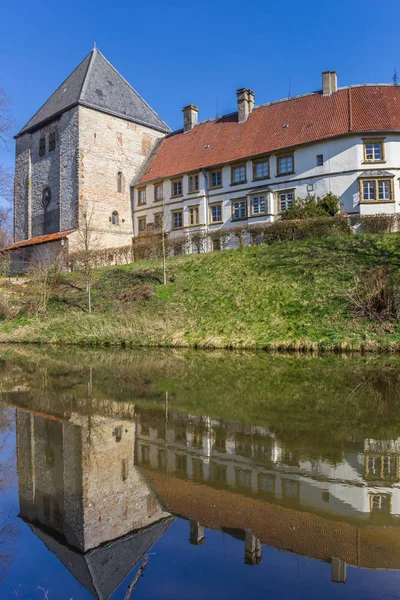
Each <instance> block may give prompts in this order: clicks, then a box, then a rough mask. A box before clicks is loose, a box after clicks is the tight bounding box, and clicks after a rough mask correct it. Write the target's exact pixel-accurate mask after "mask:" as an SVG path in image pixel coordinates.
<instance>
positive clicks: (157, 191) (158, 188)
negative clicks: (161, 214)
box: [154, 184, 163, 202]
mask: <svg viewBox="0 0 400 600" xmlns="http://www.w3.org/2000/svg"><path fill="white" fill-rule="evenodd" d="M162 198H163V193H162V184H157V185H155V186H154V201H155V202H158V201H159V200H162Z"/></svg>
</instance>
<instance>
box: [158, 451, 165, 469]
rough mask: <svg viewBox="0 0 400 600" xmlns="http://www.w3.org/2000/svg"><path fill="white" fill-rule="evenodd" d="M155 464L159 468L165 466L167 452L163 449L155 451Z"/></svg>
mask: <svg viewBox="0 0 400 600" xmlns="http://www.w3.org/2000/svg"><path fill="white" fill-rule="evenodd" d="M157 465H158V468H159V469H164V470H165V469H166V468H167V453H166V452H165V450H159V451H158V453H157Z"/></svg>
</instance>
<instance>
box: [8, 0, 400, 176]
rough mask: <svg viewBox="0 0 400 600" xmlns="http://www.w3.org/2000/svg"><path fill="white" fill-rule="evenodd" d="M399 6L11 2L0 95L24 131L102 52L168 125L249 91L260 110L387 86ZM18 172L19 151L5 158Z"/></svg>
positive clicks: (337, 0)
mask: <svg viewBox="0 0 400 600" xmlns="http://www.w3.org/2000/svg"><path fill="white" fill-rule="evenodd" d="M397 9H398V0H381V1H380V2H376V1H375V0H364V1H360V0H334V2H331V3H327V2H324V1H321V0H302V1H301V0H300V1H299V0H286V1H284V2H283V1H278V0H275V1H274V2H271V1H267V0H253V2H248V1H246V0H231V1H228V0H213V1H212V0H202V1H200V2H197V3H193V2H187V1H185V2H184V1H183V0H170V1H169V2H165V1H160V0H153V1H152V2H137V1H136V0H130V1H127V0H114V1H113V2H104V1H103V0H97V1H96V2H95V1H92V0H90V1H88V0H80V1H76V0H72V1H70V2H54V0H52V2H50V1H48V0H39V2H35V3H33V2H31V0H19V1H18V2H10V1H9V0H5V2H4V3H3V6H2V11H1V36H0V87H3V88H4V89H5V90H6V91H7V93H8V95H9V96H10V97H11V100H12V107H11V108H12V112H13V116H14V119H15V131H17V130H18V129H19V128H21V127H22V126H23V125H24V124H25V122H26V121H28V119H29V118H30V117H31V116H32V114H33V113H34V112H35V111H36V110H37V109H38V108H39V106H40V105H41V104H42V103H43V102H44V101H45V100H46V99H47V98H48V96H49V95H50V94H51V93H52V92H53V91H54V90H55V89H56V87H58V85H60V83H61V82H62V81H63V79H64V78H65V77H67V76H68V75H69V73H70V72H71V71H72V70H73V69H74V68H75V67H76V66H77V64H78V63H79V62H80V61H81V60H82V59H83V58H84V57H85V55H86V54H88V52H89V51H90V50H91V48H92V46H93V41H94V39H96V42H97V45H98V47H99V49H100V50H101V52H103V54H104V55H105V56H106V58H108V60H109V61H110V62H111V63H112V64H113V65H114V66H115V67H116V68H117V69H118V70H119V71H120V73H121V74H122V75H123V76H124V77H125V78H126V79H127V80H128V81H129V82H130V83H131V84H132V85H133V87H135V88H136V89H137V91H138V92H139V93H140V94H141V95H142V96H143V97H144V98H145V100H146V101H147V102H148V103H149V104H150V105H151V106H152V107H153V108H154V109H155V110H156V111H157V112H158V113H159V115H160V116H161V117H162V118H163V119H164V120H165V121H166V122H167V123H168V124H169V125H170V127H171V128H172V129H177V128H179V127H181V125H182V113H181V109H182V107H183V106H184V105H185V104H188V103H194V104H197V105H198V106H199V108H200V120H205V119H208V118H211V117H214V116H215V114H216V106H217V95H218V104H219V114H224V113H227V112H232V111H233V110H235V106H236V94H235V90H236V89H237V88H238V87H250V88H252V89H253V90H254V91H255V95H256V104H261V103H264V102H268V101H271V100H276V99H279V98H283V97H286V96H287V95H288V78H289V75H288V74H289V73H290V74H291V91H292V95H295V94H301V93H305V92H309V91H313V90H316V89H320V87H321V81H320V80H321V72H322V71H323V70H328V69H330V70H337V71H338V75H339V85H340V86H343V85H348V84H354V83H374V82H391V77H392V75H393V69H394V68H396V67H397V69H398V71H399V73H400V52H399V49H398V46H399V43H398V25H397V17H396V15H397V13H398V11H397ZM0 163H2V164H7V165H8V166H10V167H11V168H12V165H13V147H11V151H10V152H4V151H2V150H0Z"/></svg>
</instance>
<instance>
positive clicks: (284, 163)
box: [277, 154, 294, 175]
mask: <svg viewBox="0 0 400 600" xmlns="http://www.w3.org/2000/svg"><path fill="white" fill-rule="evenodd" d="M277 168H278V173H277V175H290V174H291V173H294V160H293V154H287V155H285V156H278V158H277Z"/></svg>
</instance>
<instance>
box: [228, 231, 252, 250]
mask: <svg viewBox="0 0 400 600" xmlns="http://www.w3.org/2000/svg"><path fill="white" fill-rule="evenodd" d="M225 231H229V235H230V237H233V238H234V240H235V242H236V245H237V247H238V248H243V247H244V246H245V245H246V242H247V239H248V227H247V226H238V227H232V228H230V229H229V230H225Z"/></svg>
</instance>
